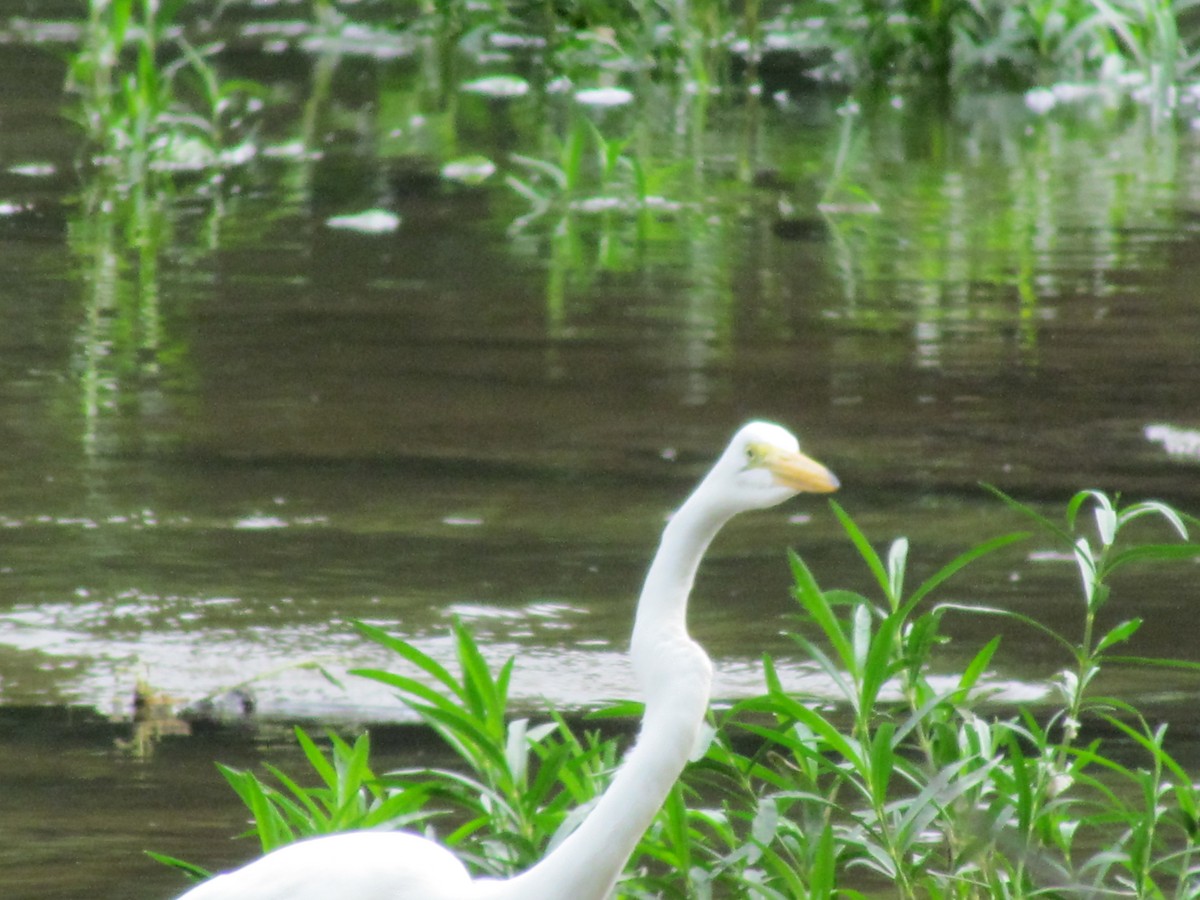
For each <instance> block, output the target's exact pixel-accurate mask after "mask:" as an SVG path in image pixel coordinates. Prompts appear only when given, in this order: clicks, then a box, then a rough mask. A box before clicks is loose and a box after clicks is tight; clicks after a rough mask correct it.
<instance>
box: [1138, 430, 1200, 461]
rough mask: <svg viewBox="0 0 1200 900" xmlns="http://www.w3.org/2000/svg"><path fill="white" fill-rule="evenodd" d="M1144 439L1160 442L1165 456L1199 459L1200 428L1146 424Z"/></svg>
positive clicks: (1155, 442)
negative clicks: (1165, 453)
mask: <svg viewBox="0 0 1200 900" xmlns="http://www.w3.org/2000/svg"><path fill="white" fill-rule="evenodd" d="M1144 434H1145V435H1146V440H1148V441H1150V442H1151V443H1154V444H1162V447H1163V449H1164V450H1166V451H1167V456H1175V457H1182V458H1184V459H1195V460H1200V429H1196V428H1176V427H1175V426H1174V425H1163V424H1155V425H1147V426H1146V430H1145V432H1144Z"/></svg>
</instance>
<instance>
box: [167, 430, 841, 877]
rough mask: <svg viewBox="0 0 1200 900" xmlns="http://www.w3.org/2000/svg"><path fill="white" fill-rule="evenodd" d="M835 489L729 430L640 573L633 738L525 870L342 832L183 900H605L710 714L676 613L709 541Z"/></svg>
mask: <svg viewBox="0 0 1200 900" xmlns="http://www.w3.org/2000/svg"><path fill="white" fill-rule="evenodd" d="M837 488H838V480H837V478H835V477H834V475H833V473H832V472H830V471H829V470H828V469H826V468H825V467H824V466H822V465H821V464H820V463H818V462H816V461H814V460H812V459H810V458H809V457H807V456H805V455H804V454H802V453H801V452H800V447H799V443H798V442H797V441H796V438H795V437H793V436H792V435H791V434H790V433H789V432H788V431H787V430H785V429H783V428H781V427H780V426H778V425H773V424H770V423H767V422H751V423H749V424H748V425H745V426H744V427H742V428H741V429H740V430H739V431H738V433H737V434H736V435H734V437H733V440H732V442H731V443H730V444H729V447H728V448H727V449H726V450H725V452H724V453H722V454H721V457H720V458H719V459H718V460H717V462H716V464H715V465H714V466H713V468H712V469H711V470H710V471H709V473H708V475H706V476H705V478H704V480H703V481H701V482H700V485H699V486H698V487H697V488H696V490H695V491H694V492H693V493H692V495H691V496H690V497H689V498H688V499H687V501H686V502H685V503H684V504H683V506H681V507H680V508H679V510H678V511H677V512H676V513H675V515H674V516H672V518H671V520H670V522H668V524H667V526H666V528H665V529H664V531H663V535H662V541H661V543H660V544H659V548H658V553H656V554H655V556H654V561H653V562H652V563H651V564H650V570H649V572H647V574H646V582H645V585H644V586H643V588H642V593H641V597H640V598H639V600H638V606H637V613H636V618H635V621H634V626H633V640H632V643H631V647H630V656H631V658H632V661H633V668H634V674H635V676H636V677H637V680H638V683H639V685H640V686H641V688H642V691H643V692H644V694H645V703H646V707H645V715H644V717H643V719H642V727H641V731H640V732H639V735H638V739H637V742H636V743H635V745H634V746H633V748H632V749H631V750H630V751H629V753H628V754H627V755H626V757H625V759H624V761H623V762H622V764H621V767H620V768H619V769H618V771H617V774H616V776H615V778H614V779H613V781H612V784H611V785H610V786H609V788H608V790H607V791H605V793H604V795H603V796H602V797H601V798H600V800H599V801H598V802H597V803H596V805H595V807H593V809H592V811H591V812H590V813H589V814H588V815H587V817H586V818H585V819H584V820H583V822H582V823H581V824H580V825H579V827H578V828H577V829H576V830H575V831H574V832H572V833H571V835H570V836H568V837H567V838H566V839H565V840H564V841H562V843H560V844H559V845H558V846H557V847H556V848H555V849H554V850H552V851H551V852H550V853H548V854H547V855H546V857H545V858H544V859H543V860H542V861H541V862H539V863H537V864H536V865H535V866H533V867H532V868H530V869H528V870H527V871H525V872H522V873H521V874H519V875H516V876H514V877H512V878H507V879H479V880H473V879H472V878H471V876H470V874H469V873H468V872H467V870H466V868H465V867H464V866H463V864H462V863H461V862H460V861H459V860H458V858H457V857H456V856H454V854H453V853H451V852H450V851H449V850H447V849H446V848H445V847H442V846H440V845H438V844H436V843H434V842H433V841H430V840H427V839H426V838H423V837H420V836H418V835H415V834H408V833H404V832H398V831H359V832H347V833H343V834H335V835H328V836H324V837H316V838H310V839H307V840H303V841H298V842H296V843H294V844H289V845H287V846H286V847H281V848H279V849H278V850H275V851H273V852H271V853H268V854H267V855H266V856H264V857H262V858H261V859H259V860H257V861H255V862H252V863H250V864H248V865H246V866H244V867H243V868H241V869H238V870H237V871H235V872H232V873H230V874H227V875H220V876H218V877H216V878H213V879H211V880H210V881H207V882H205V883H203V884H201V885H199V886H198V887H195V888H193V889H192V890H190V891H188V892H187V893H186V894H184V895H183V898H180V900H184V898H186V900H330V898H338V900H605V898H607V897H609V896H610V895H611V893H612V891H613V888H614V886H615V885H616V882H617V878H618V877H619V876H620V874H621V870H622V869H623V868H624V866H625V863H626V861H627V860H628V859H629V856H630V854H631V853H632V852H633V850H634V848H635V847H636V846H637V843H638V841H639V840H640V839H641V836H642V833H643V832H644V831H645V830H646V828H647V826H649V824H650V822H651V820H652V819H653V818H654V816H655V814H656V813H657V812H658V809H659V807H660V806H662V803H663V801H664V800H665V799H666V796H667V794H668V792H669V791H670V790H671V786H672V785H673V784H674V783H675V779H676V778H678V777H679V773H680V772H682V771H683V767H684V766H685V765H686V764H687V761H688V757H689V755H690V754H691V753H692V751H693V749H694V747H695V745H696V742H697V739H698V736H699V732H700V728H701V725H702V724H703V722H704V715H705V712H706V710H707V708H708V700H709V688H710V684H711V681H712V664H711V663H710V662H709V659H708V657H707V656H706V655H705V653H704V651H703V650H702V649H701V648H700V645H699V644H697V643H696V642H695V641H693V640H692V639H691V638H690V637H689V636H688V633H687V621H686V615H687V601H688V594H689V593H690V592H691V589H692V581H693V579H694V578H695V575H696V569H697V568H698V567H699V565H700V559H701V557H702V556H703V555H704V551H705V549H706V548H707V547H708V545H709V542H710V541H712V539H713V537H714V536H715V535H716V533H717V531H718V530H719V529H720V528H721V526H722V525H724V524H725V523H726V522H727V521H728V520H729V519H730V518H731V517H732V516H734V515H736V514H737V513H740V512H745V511H747V510H752V509H765V508H767V507H770V506H775V505H776V504H778V503H781V502H783V501H784V500H787V499H788V498H789V497H792V496H794V495H795V494H797V493H799V492H801V491H809V492H816V493H828V492H830V491H835V490H837Z"/></svg>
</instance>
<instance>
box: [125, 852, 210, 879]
mask: <svg viewBox="0 0 1200 900" xmlns="http://www.w3.org/2000/svg"><path fill="white" fill-rule="evenodd" d="M142 852H143V853H145V854H146V855H147V856H148V857H150V858H151V859H152V860H154V861H155V862H160V863H162V864H163V865H164V866H170V867H171V868H173V869H181V870H182V871H184V872H186V873H187V874H188V876H189V877H191V878H192V879H194V880H195V881H205V880H206V879H208V878H211V877H212V872H210V871H208V869H205V868H202V867H200V866H198V865H196V864H195V863H190V862H186V861H185V860H182V859H177V858H175V857H174V856H167V855H166V854H165V853H155V852H154V851H153V850H143V851H142Z"/></svg>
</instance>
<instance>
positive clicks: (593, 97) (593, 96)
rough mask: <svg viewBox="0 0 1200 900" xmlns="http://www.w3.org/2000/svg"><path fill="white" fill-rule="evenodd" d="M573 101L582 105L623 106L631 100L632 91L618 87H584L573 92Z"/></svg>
mask: <svg viewBox="0 0 1200 900" xmlns="http://www.w3.org/2000/svg"><path fill="white" fill-rule="evenodd" d="M575 102H576V103H581V104H583V105H584V106H600V107H610V106H624V105H626V104H627V103H632V102H633V92H632V91H627V90H625V88H619V87H602V88H584V89H583V90H581V91H576V92H575Z"/></svg>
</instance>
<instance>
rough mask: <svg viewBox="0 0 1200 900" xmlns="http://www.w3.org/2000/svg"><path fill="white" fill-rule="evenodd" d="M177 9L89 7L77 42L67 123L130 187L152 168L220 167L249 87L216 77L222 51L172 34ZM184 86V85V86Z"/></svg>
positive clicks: (135, 2)
mask: <svg viewBox="0 0 1200 900" xmlns="http://www.w3.org/2000/svg"><path fill="white" fill-rule="evenodd" d="M184 6H185V3H184V2H183V0H91V2H90V3H89V6H88V20H87V23H86V25H85V27H84V30H83V40H82V42H81V44H80V47H79V49H78V50H76V51H75V52H74V53H73V54H72V55H71V56H70V58H69V59H68V66H67V84H66V87H67V91H68V92H69V93H71V94H74V95H75V96H76V98H77V102H76V106H75V108H74V110H73V111H72V112H73V115H74V117H75V118H76V120H77V121H78V122H79V123H80V124H81V125H82V126H83V129H84V133H85V135H86V137H87V139H88V141H89V143H90V144H91V145H92V146H93V147H94V148H95V149H96V150H97V152H98V156H97V159H98V161H99V162H101V163H102V164H104V165H106V166H108V167H109V168H116V169H119V170H120V171H121V172H122V174H123V175H124V177H125V179H126V180H127V181H130V182H136V181H140V180H142V179H144V178H146V176H147V175H148V173H150V172H151V171H153V170H156V169H175V168H186V169H197V168H201V169H202V168H208V167H212V166H216V165H221V164H224V163H225V162H226V161H228V157H226V158H224V159H223V158H222V156H221V154H222V153H223V152H225V151H228V150H229V149H230V148H231V147H232V146H233V142H234V140H235V138H236V137H237V136H236V135H235V134H234V133H233V132H234V130H235V129H233V127H232V126H233V125H234V124H235V123H238V122H239V120H238V116H239V115H240V114H241V113H242V112H243V111H244V109H243V103H242V101H243V100H244V99H245V98H247V97H250V96H261V95H262V89H261V87H260V86H259V85H257V84H256V83H254V82H251V81H248V80H236V79H229V80H223V79H221V78H220V77H219V75H218V73H217V71H216V69H215V68H214V67H213V65H212V63H211V62H210V57H211V56H212V55H213V54H214V53H215V52H216V49H217V48H218V46H219V45H215V44H214V45H209V46H206V47H200V48H196V47H193V46H192V45H191V44H190V43H189V42H188V41H187V40H186V38H185V37H184V36H183V31H182V29H181V28H179V27H178V21H177V20H178V17H179V14H180V12H181V11H182V10H183V8H184ZM184 82H187V83H188V84H187V85H185V84H184Z"/></svg>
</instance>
